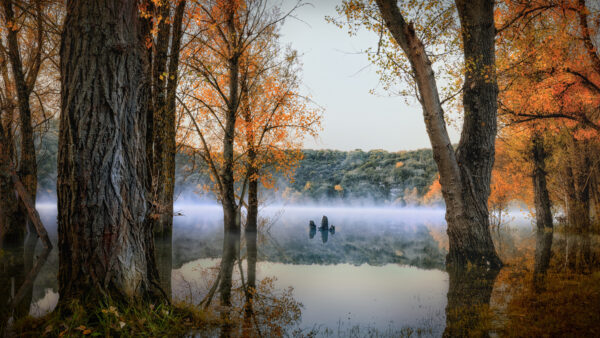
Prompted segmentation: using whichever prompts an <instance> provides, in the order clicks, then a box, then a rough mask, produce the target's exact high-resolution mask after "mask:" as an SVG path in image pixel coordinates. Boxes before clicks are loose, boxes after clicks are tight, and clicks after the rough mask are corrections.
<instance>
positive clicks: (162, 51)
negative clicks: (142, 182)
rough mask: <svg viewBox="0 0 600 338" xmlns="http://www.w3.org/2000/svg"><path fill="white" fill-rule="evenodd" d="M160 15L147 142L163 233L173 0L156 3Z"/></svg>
mask: <svg viewBox="0 0 600 338" xmlns="http://www.w3.org/2000/svg"><path fill="white" fill-rule="evenodd" d="M157 5H158V8H157V10H156V12H157V15H158V16H159V17H160V22H159V24H158V32H157V36H156V41H155V43H154V45H153V50H154V52H153V53H154V55H153V57H152V73H151V81H152V82H151V94H150V105H151V107H152V113H153V118H152V123H153V124H154V127H153V135H152V139H150V140H147V141H146V142H151V143H152V149H153V154H152V159H151V160H152V161H151V162H149V164H150V172H151V173H152V186H151V189H150V191H151V193H152V195H151V198H152V201H151V202H152V205H153V210H152V211H151V215H152V216H151V218H150V220H151V222H152V227H153V228H154V229H156V230H157V232H158V233H159V234H160V233H162V225H161V220H162V218H163V217H162V215H163V209H164V207H165V206H164V205H162V204H161V199H160V197H161V193H162V189H163V184H164V183H163V182H161V180H160V178H161V177H162V175H163V156H164V152H165V149H164V144H163V141H164V140H163V137H162V136H163V135H164V133H165V118H166V116H165V115H166V93H165V86H166V84H167V76H165V75H166V72H167V60H168V52H169V36H170V35H171V24H170V23H169V22H168V18H169V12H170V8H171V4H170V3H169V2H168V1H166V2H164V3H162V5H161V4H160V3H159V4H157Z"/></svg>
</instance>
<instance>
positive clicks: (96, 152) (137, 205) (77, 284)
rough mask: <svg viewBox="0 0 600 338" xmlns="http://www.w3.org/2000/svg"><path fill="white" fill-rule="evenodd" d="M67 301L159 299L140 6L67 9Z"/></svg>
mask: <svg viewBox="0 0 600 338" xmlns="http://www.w3.org/2000/svg"><path fill="white" fill-rule="evenodd" d="M60 56H61V60H60V67H61V75H62V77H61V89H62V94H61V99H62V102H61V108H62V114H61V120H60V133H59V154H58V182H57V193H58V210H59V213H58V233H59V293H60V303H62V304H66V303H67V302H69V301H70V300H72V299H80V300H81V299H82V298H81V297H82V296H84V297H86V298H88V297H89V298H92V299H93V298H101V297H105V296H110V297H112V298H113V299H114V298H117V299H142V298H149V297H152V298H154V297H156V296H157V295H158V294H160V293H159V292H158V289H157V287H156V286H157V285H158V284H157V283H158V282H157V271H156V265H155V260H154V243H153V238H152V229H151V227H150V226H149V225H148V223H147V222H146V216H147V211H148V203H147V191H146V186H145V179H146V177H147V176H146V175H148V170H147V163H146V152H145V146H146V143H145V131H146V107H147V100H148V97H147V94H148V90H147V79H146V77H145V74H146V69H145V67H147V63H146V60H145V58H146V56H147V55H146V53H145V51H144V49H143V36H142V34H141V31H140V21H139V18H138V7H137V1H136V0H98V1H76V0H69V1H68V2H67V13H66V20H65V24H64V30H63V33H62V42H61V49H60Z"/></svg>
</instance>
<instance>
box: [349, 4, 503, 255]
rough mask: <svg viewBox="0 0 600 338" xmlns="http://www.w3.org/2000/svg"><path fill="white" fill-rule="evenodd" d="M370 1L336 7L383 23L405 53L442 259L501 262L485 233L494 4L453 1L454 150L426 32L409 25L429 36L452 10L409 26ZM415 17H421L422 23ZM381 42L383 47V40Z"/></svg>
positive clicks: (393, 10) (376, 26)
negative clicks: (431, 165) (458, 120)
mask: <svg viewBox="0 0 600 338" xmlns="http://www.w3.org/2000/svg"><path fill="white" fill-rule="evenodd" d="M375 2H376V5H377V10H374V9H373V8H372V6H370V4H365V3H363V2H360V1H345V2H344V4H343V6H342V8H341V10H340V11H341V12H344V13H346V17H347V18H348V19H350V20H352V19H353V18H354V20H358V21H361V20H362V22H366V26H367V27H370V28H371V29H373V30H375V31H377V32H379V33H380V34H381V36H383V34H384V29H385V34H386V39H387V40H386V41H390V42H391V44H392V46H391V47H390V48H391V49H393V48H397V47H400V49H401V50H402V52H403V58H405V59H403V60H406V59H407V60H408V63H409V65H410V66H409V68H408V69H407V70H408V74H409V75H410V77H411V78H412V79H413V80H412V82H411V83H414V85H415V87H416V88H417V98H418V100H419V102H420V103H421V105H422V107H423V117H424V120H425V125H426V128H427V133H428V135H429V139H430V141H431V146H432V148H433V154H434V159H435V161H436V163H437V166H438V169H439V173H440V184H441V186H442V194H443V196H444V200H445V202H446V221H447V222H448V236H449V240H450V241H449V242H450V248H449V253H448V257H447V264H448V265H449V266H464V265H466V264H467V263H469V262H470V263H472V264H476V265H484V266H492V267H499V266H501V265H502V263H501V261H500V259H499V258H498V255H497V254H496V251H495V249H494V244H493V242H492V238H491V235H490V230H489V214H488V209H487V199H488V196H489V193H490V179H491V171H492V165H493V163H494V141H495V137H496V110H497V105H496V97H497V93H498V88H497V84H496V73H495V70H496V69H495V51H494V46H495V27H494V13H493V11H494V3H493V1H484V0H479V1H470V2H466V1H460V0H457V1H456V8H457V10H458V17H459V19H460V23H461V36H462V46H463V55H464V60H465V67H464V68H465V70H464V84H463V88H462V93H463V102H462V104H463V107H464V122H463V129H462V134H461V139H460V142H459V145H458V148H457V149H456V151H455V150H454V148H453V147H452V144H451V142H450V139H449V137H448V132H447V130H446V121H445V120H444V110H443V107H442V100H441V99H440V95H439V91H438V86H437V83H436V77H435V73H434V69H433V67H432V61H431V59H430V55H431V54H432V52H431V51H429V50H427V49H426V45H425V44H424V43H423V40H424V39H425V38H428V37H430V36H431V35H427V34H422V35H420V32H419V31H417V29H418V28H419V27H420V28H423V29H424V30H425V29H427V33H430V34H431V32H432V31H433V30H432V29H430V28H428V27H429V26H428V24H427V22H430V25H433V24H431V22H435V20H437V21H439V22H442V23H445V22H446V21H450V19H452V16H451V15H449V14H447V13H449V9H445V10H443V11H442V14H443V15H440V16H439V18H438V19H434V20H429V18H425V19H424V20H421V21H420V22H419V23H420V24H419V25H418V26H417V25H416V24H414V23H413V22H407V21H406V20H405V18H404V17H405V14H403V13H402V12H401V11H400V9H399V8H398V5H397V2H396V1H395V0H377V1H375ZM436 3H437V2H436ZM420 9H423V10H427V8H420ZM409 11H410V9H409ZM357 12H358V13H363V14H358V15H356V14H355V13H357ZM373 16H374V17H375V19H373ZM428 20H429V21H428ZM373 22H375V23H373ZM380 22H381V23H383V24H381V23H380ZM423 22H426V23H425V24H424V25H423V24H422V23H423ZM384 27H385V28H384ZM433 32H434V33H435V31H433ZM381 45H382V46H383V47H387V46H388V45H387V44H386V43H381ZM393 60H394V59H391V61H393ZM401 63H402V62H396V63H395V64H401ZM400 69H404V68H402V67H400ZM394 71H396V69H395V68H394Z"/></svg>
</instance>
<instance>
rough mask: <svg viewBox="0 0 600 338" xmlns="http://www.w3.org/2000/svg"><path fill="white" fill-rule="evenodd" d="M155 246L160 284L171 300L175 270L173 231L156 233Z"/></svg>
mask: <svg viewBox="0 0 600 338" xmlns="http://www.w3.org/2000/svg"><path fill="white" fill-rule="evenodd" d="M154 247H155V254H156V266H157V268H158V277H159V280H160V286H161V288H162V290H163V291H164V292H165V294H166V295H167V298H168V299H169V300H170V299H171V294H172V288H171V271H172V270H173V235H172V234H171V233H165V234H162V235H157V234H155V235H154Z"/></svg>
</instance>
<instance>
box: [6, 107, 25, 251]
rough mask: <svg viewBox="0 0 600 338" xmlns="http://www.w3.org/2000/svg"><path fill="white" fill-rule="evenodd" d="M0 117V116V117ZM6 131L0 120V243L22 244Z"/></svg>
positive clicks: (21, 221)
mask: <svg viewBox="0 0 600 338" xmlns="http://www.w3.org/2000/svg"><path fill="white" fill-rule="evenodd" d="M0 116H1V115H0ZM11 147H12V145H11V144H10V142H9V139H8V131H5V130H4V126H3V125H2V121H1V119H0V243H3V242H4V241H7V242H22V241H23V239H24V238H25V227H24V220H23V217H20V216H21V215H20V213H19V209H18V201H17V195H16V189H15V185H14V182H13V179H12V175H11V173H12V172H13V167H12V159H11V156H10V154H11V151H10V148H11Z"/></svg>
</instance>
